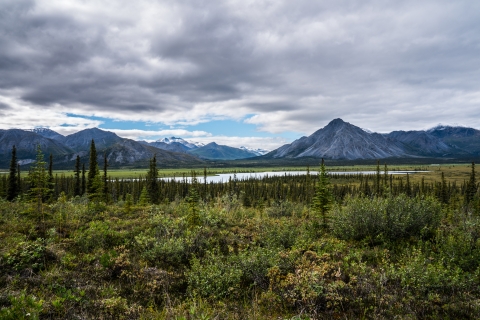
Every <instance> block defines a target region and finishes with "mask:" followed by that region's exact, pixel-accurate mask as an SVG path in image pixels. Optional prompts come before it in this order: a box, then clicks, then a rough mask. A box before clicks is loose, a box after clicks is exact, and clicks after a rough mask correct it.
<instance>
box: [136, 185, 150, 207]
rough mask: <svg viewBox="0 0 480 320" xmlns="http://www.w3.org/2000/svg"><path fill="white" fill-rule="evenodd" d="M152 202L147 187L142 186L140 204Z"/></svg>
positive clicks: (144, 204)
mask: <svg viewBox="0 0 480 320" xmlns="http://www.w3.org/2000/svg"><path fill="white" fill-rule="evenodd" d="M149 202H150V197H149V196H148V191H147V188H146V187H143V188H142V192H141V193H140V199H138V204H139V205H140V206H146V205H147V204H148V203H149Z"/></svg>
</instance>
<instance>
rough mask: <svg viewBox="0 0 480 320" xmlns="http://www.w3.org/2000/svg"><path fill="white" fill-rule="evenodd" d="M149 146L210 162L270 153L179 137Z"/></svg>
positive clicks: (151, 143)
mask: <svg viewBox="0 0 480 320" xmlns="http://www.w3.org/2000/svg"><path fill="white" fill-rule="evenodd" d="M149 145H151V146H154V147H157V148H160V149H163V150H169V151H175V152H184V153H189V154H192V155H195V156H197V157H200V158H202V159H208V160H233V159H245V158H251V157H256V156H261V155H264V154H266V153H267V152H268V151H266V150H262V149H250V148H246V147H240V148H234V147H229V146H223V145H218V144H216V143H215V142H212V143H210V144H207V145H204V144H203V143H199V142H193V141H187V140H184V139H182V138H177V137H170V138H163V139H161V140H158V141H155V142H150V143H149Z"/></svg>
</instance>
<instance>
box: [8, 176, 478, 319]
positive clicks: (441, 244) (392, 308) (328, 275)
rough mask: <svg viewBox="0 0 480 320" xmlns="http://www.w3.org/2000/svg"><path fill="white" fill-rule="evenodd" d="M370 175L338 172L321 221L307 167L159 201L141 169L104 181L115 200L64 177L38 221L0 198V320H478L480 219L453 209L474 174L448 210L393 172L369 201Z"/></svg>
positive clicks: (186, 188) (171, 191)
mask: <svg viewBox="0 0 480 320" xmlns="http://www.w3.org/2000/svg"><path fill="white" fill-rule="evenodd" d="M446 172H448V171H446ZM432 176H434V175H433V174H432ZM436 177H437V180H439V179H440V174H436ZM363 178H364V177H359V176H358V175H357V176H356V175H351V176H350V177H348V178H341V179H340V178H338V177H335V176H334V175H332V176H330V177H329V179H331V181H333V182H334V183H332V184H331V185H330V187H329V190H330V191H331V192H332V194H334V195H335V199H336V200H337V201H339V202H338V203H337V204H335V205H333V203H332V204H331V205H333V206H331V207H330V209H329V210H330V211H329V212H328V218H329V221H327V222H329V223H330V226H331V228H324V227H323V226H322V219H319V216H318V215H313V214H311V210H310V208H311V198H312V196H313V191H314V181H313V180H314V179H310V177H306V176H303V177H302V176H291V177H288V176H286V177H285V176H282V177H269V178H265V179H260V180H255V179H252V180H245V181H242V180H235V181H230V183H225V184H207V185H201V184H200V185H199V184H197V183H195V182H194V183H193V184H189V183H187V181H186V180H184V181H181V182H172V181H163V180H159V187H160V188H159V199H160V203H161V204H151V203H148V201H147V200H146V198H147V196H146V194H148V191H147V192H146V190H148V189H146V180H145V179H143V180H142V179H136V180H126V181H121V180H120V181H118V180H117V181H111V180H109V183H110V185H109V188H108V192H109V194H111V199H112V200H113V201H112V202H110V203H108V204H106V203H103V202H97V203H96V204H92V202H91V201H88V198H87V196H84V197H79V196H75V197H74V196H73V193H74V192H73V190H74V186H75V176H72V177H62V176H60V177H59V178H56V192H57V195H58V199H57V200H56V202H54V203H51V204H48V205H44V207H43V209H44V210H43V212H44V216H43V218H42V224H41V225H39V224H38V215H37V214H36V211H35V204H32V203H30V202H23V201H21V200H20V199H19V200H18V201H14V202H9V201H5V200H4V201H0V318H1V319H3V318H6V319H9V318H10V319H12V318H15V319H16V318H19V319H22V317H25V318H26V317H27V316H26V315H27V313H30V316H29V318H35V317H36V318H42V319H43V318H45V319H77V318H78V319H80V318H82V319H83V318H85V319H122V318H124V319H207V318H208V319H215V318H216V319H272V320H273V319H358V318H366V319H395V318H398V319H405V318H406V319H416V318H422V319H474V318H477V317H478V314H479V313H480V305H479V304H478V297H479V296H480V288H479V286H478V281H479V279H480V240H479V239H480V223H479V221H480V220H479V218H478V217H477V216H475V214H472V210H470V209H469V210H467V211H464V210H463V208H462V207H461V206H459V205H457V206H455V203H457V204H458V203H459V202H460V199H462V198H461V197H462V195H463V194H464V191H465V189H466V184H465V185H463V186H461V187H459V186H455V185H453V184H452V185H450V184H449V183H447V184H444V186H445V185H446V187H445V190H446V191H447V193H446V195H447V197H448V198H449V200H450V201H449V203H448V204H444V205H443V208H442V206H441V205H440V202H439V201H437V200H434V199H433V198H431V197H438V195H439V193H438V192H437V191H439V190H441V189H440V188H441V185H440V183H438V181H437V182H436V184H435V183H430V182H427V181H425V183H424V185H423V186H421V187H420V184H419V183H416V182H415V176H414V175H412V176H411V178H412V180H411V181H410V186H411V193H412V197H407V196H406V195H400V194H401V193H402V192H403V190H405V178H404V179H403V185H402V182H401V179H400V178H398V177H394V178H392V177H391V176H390V185H391V187H390V188H389V191H390V192H383V191H381V193H382V196H385V197H386V198H385V199H383V198H377V197H375V196H373V194H374V193H375V192H376V191H377V184H378V181H380V183H382V179H378V174H377V177H375V176H374V175H372V176H370V177H369V181H370V185H371V191H372V192H371V194H372V198H362V197H355V196H352V195H355V194H359V193H361V192H362V190H364V189H363V188H364V187H363V186H364V185H365V180H366V179H365V180H361V179H363ZM375 178H376V179H375ZM384 178H385V177H384ZM448 178H449V176H448V175H447V174H445V179H448ZM417 180H419V179H417ZM349 181H355V182H356V183H357V185H356V186H352V185H351V184H349V183H350V182H349ZM361 181H363V185H362V187H361V188H360V187H359V185H360V184H361V183H362V182H361ZM22 182H23V183H24V181H22ZM1 183H3V185H4V186H6V185H7V177H6V176H5V177H4V180H3V181H1V180H0V184H1ZM387 183H388V179H386V178H385V179H384V182H383V184H387ZM24 185H25V186H26V184H25V183H24ZM144 187H145V188H144ZM4 190H5V189H4ZM384 190H385V189H384ZM420 190H421V191H420ZM195 191H196V192H195ZM62 192H63V193H62ZM204 193H205V194H204ZM419 193H421V196H418V197H417V196H415V195H418V194H419ZM200 194H201V196H202V198H203V197H204V196H205V198H203V199H208V201H201V198H200ZM245 195H248V197H249V200H248V201H247V204H248V206H242V203H243V204H245V198H244V196H245ZM422 197H423V198H422ZM165 199H168V201H165ZM343 199H345V201H343ZM455 199H456V200H455ZM475 201H476V200H474V201H473V202H472V203H470V206H473V204H474V203H475ZM135 202H136V205H134V203H135ZM260 204H261V205H260ZM192 208H193V209H195V210H198V211H196V213H197V214H198V216H197V218H199V220H198V221H197V222H192V220H191V217H192V216H193V217H195V215H192ZM469 208H471V207H469ZM442 210H443V214H442ZM92 212H95V213H96V214H95V215H93V214H92ZM194 212H195V211H194ZM440 217H443V219H440ZM193 220H195V219H193ZM44 239H45V240H44ZM35 297H36V298H35ZM14 298H15V299H16V300H13V299H14Z"/></svg>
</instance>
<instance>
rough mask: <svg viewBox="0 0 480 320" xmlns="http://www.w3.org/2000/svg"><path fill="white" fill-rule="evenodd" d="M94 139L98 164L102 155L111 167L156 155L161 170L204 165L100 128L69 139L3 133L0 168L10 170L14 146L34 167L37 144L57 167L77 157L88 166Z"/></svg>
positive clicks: (12, 131) (0, 133) (22, 159)
mask: <svg viewBox="0 0 480 320" xmlns="http://www.w3.org/2000/svg"><path fill="white" fill-rule="evenodd" d="M62 137H63V138H62ZM92 139H93V140H94V141H95V148H96V150H97V154H98V158H99V159H98V160H99V163H101V161H102V158H103V154H106V155H107V159H108V161H109V164H110V165H111V166H120V165H134V164H135V163H147V161H148V160H149V159H151V158H152V157H153V155H156V157H157V163H158V164H159V166H178V165H191V164H201V163H202V162H203V161H202V160H200V159H198V158H197V157H194V156H192V155H189V154H185V153H178V152H171V151H168V150H162V149H159V148H156V147H154V146H150V145H148V144H147V145H145V144H142V143H139V142H137V141H134V140H130V139H125V138H121V137H119V136H117V135H116V134H115V133H112V132H108V131H103V130H100V129H97V128H93V129H85V130H82V131H79V132H77V133H74V134H71V135H69V136H66V137H64V136H62V135H60V134H58V133H56V132H55V131H52V130H50V129H43V128H42V129H35V130H30V131H29V130H20V129H10V130H0V165H1V166H2V167H4V168H5V167H8V165H9V161H10V159H11V151H12V147H13V145H15V147H16V149H17V158H18V160H19V163H20V164H21V165H23V164H29V163H32V162H33V161H34V159H35V156H36V148H37V145H38V144H39V145H40V147H41V149H42V152H43V153H44V154H45V155H46V156H47V155H49V154H52V155H53V156H54V163H55V164H56V165H57V167H58V166H68V165H69V163H73V161H75V158H76V156H77V155H79V156H80V157H81V159H82V162H85V163H88V155H89V152H90V144H91V141H92Z"/></svg>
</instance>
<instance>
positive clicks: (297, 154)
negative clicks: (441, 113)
mask: <svg viewBox="0 0 480 320" xmlns="http://www.w3.org/2000/svg"><path fill="white" fill-rule="evenodd" d="M470 156H474V157H475V156H480V130H476V129H473V128H465V127H450V126H437V127H435V128H432V129H430V130H426V131H425V130H417V131H393V132H390V133H388V134H380V133H375V132H370V131H367V130H364V129H361V128H359V127H357V126H355V125H352V124H350V123H348V122H345V121H343V120H342V119H334V120H332V121H331V122H330V123H329V124H328V125H326V126H325V127H324V128H322V129H319V130H317V131H315V132H314V133H313V134H312V135H310V136H308V137H302V138H300V139H298V140H295V141H294V142H292V143H290V144H286V145H284V146H282V147H280V148H278V149H276V150H273V151H271V152H270V153H268V154H266V155H265V156H263V157H262V158H264V159H296V158H302V157H313V158H326V159H335V160H359V159H384V158H422V157H424V158H465V157H470Z"/></svg>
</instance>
